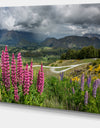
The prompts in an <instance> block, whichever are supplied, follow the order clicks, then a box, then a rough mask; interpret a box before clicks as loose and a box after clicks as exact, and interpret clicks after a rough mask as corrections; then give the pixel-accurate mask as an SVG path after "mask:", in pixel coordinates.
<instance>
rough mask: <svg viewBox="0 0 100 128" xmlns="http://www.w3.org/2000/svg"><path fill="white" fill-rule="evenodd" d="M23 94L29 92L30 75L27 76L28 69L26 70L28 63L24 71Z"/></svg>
mask: <svg viewBox="0 0 100 128" xmlns="http://www.w3.org/2000/svg"><path fill="white" fill-rule="evenodd" d="M24 75H25V76H24V86H23V88H24V90H23V91H24V95H26V94H29V87H30V77H29V70H28V64H26V69H25V71H24Z"/></svg>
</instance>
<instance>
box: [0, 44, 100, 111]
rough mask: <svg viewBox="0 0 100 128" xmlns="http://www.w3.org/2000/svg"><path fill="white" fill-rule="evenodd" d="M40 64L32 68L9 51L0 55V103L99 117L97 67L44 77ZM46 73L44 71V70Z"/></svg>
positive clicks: (98, 66) (99, 82) (32, 64)
mask: <svg viewBox="0 0 100 128" xmlns="http://www.w3.org/2000/svg"><path fill="white" fill-rule="evenodd" d="M45 70H46V69H45V67H44V65H43V63H41V66H40V67H38V68H36V67H34V63H33V61H32V60H31V62H30V64H28V63H27V62H26V65H23V61H22V56H21V53H20V52H19V53H18V54H17V56H15V55H14V53H12V56H11V57H10V56H9V50H8V48H7V46H5V50H3V51H2V54H1V65H0V101H1V102H8V103H17V104H27V105H33V106H40V107H50V108H59V109H65V110H76V111H83V112H92V113H100V79H99V75H100V73H99V72H100V65H96V66H94V65H93V64H89V65H88V66H87V70H86V71H87V72H85V71H84V72H82V73H81V74H80V75H79V76H78V75H76V76H75V75H73V76H68V75H66V74H65V72H61V73H59V75H58V76H53V75H52V74H51V75H47V72H46V71H45ZM47 71H48V70H47Z"/></svg>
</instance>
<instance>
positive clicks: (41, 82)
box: [37, 64, 44, 95]
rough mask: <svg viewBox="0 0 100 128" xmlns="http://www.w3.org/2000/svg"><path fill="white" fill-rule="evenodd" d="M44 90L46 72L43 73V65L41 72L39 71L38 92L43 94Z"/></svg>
mask: <svg viewBox="0 0 100 128" xmlns="http://www.w3.org/2000/svg"><path fill="white" fill-rule="evenodd" d="M43 89H44V72H43V65H42V64H41V71H40V70H39V73H38V79H37V91H38V92H39V93H40V95H41V94H42V92H43Z"/></svg>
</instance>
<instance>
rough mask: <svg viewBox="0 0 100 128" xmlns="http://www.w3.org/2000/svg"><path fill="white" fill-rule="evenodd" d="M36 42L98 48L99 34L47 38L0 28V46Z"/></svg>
mask: <svg viewBox="0 0 100 128" xmlns="http://www.w3.org/2000/svg"><path fill="white" fill-rule="evenodd" d="M38 44H39V46H41V47H54V48H75V49H80V48H82V47H85V46H90V45H92V46H94V47H95V48H100V35H99V34H89V33H87V34H85V35H83V36H65V37H63V38H60V39H56V38H54V37H52V38H47V36H46V35H44V34H40V33H31V32H23V31H14V30H11V31H8V30H0V46H1V45H8V46H16V47H27V46H29V47H34V46H37V45H38Z"/></svg>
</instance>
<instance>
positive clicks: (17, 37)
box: [0, 30, 46, 46]
mask: <svg viewBox="0 0 100 128" xmlns="http://www.w3.org/2000/svg"><path fill="white" fill-rule="evenodd" d="M45 38H46V37H45V35H42V34H37V33H31V32H23V31H14V30H11V31H8V30H0V44H3V45H5V44H6V45H11V46H18V45H19V44H20V43H21V44H23V45H24V41H25V42H27V43H40V42H41V41H43V40H44V39H45Z"/></svg>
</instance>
